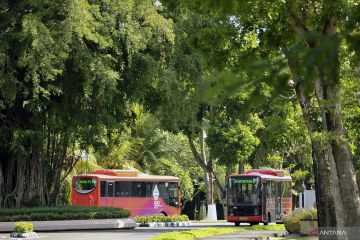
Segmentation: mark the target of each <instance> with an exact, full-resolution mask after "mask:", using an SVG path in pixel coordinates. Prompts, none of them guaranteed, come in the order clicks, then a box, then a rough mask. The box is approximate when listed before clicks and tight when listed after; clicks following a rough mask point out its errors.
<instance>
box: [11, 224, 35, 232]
mask: <svg viewBox="0 0 360 240" xmlns="http://www.w3.org/2000/svg"><path fill="white" fill-rule="evenodd" d="M33 231H34V226H33V224H32V223H30V222H17V223H15V227H14V232H16V233H29V232H33Z"/></svg>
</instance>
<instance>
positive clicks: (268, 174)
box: [231, 169, 291, 181]
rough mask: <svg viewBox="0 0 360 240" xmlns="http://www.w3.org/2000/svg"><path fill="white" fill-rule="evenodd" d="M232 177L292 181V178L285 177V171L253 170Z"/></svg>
mask: <svg viewBox="0 0 360 240" xmlns="http://www.w3.org/2000/svg"><path fill="white" fill-rule="evenodd" d="M231 176H232V177H260V178H262V179H272V180H288V181H291V176H285V175H284V171H283V170H275V169H252V170H249V171H247V172H246V173H242V174H233V175H231Z"/></svg>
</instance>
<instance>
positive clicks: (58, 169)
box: [0, 0, 174, 206]
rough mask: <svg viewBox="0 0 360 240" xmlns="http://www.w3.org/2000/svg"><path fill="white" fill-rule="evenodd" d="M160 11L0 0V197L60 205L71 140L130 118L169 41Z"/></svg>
mask: <svg viewBox="0 0 360 240" xmlns="http://www.w3.org/2000/svg"><path fill="white" fill-rule="evenodd" d="M160 12H161V7H160V6H157V4H155V3H153V1H151V0H147V1H133V0H126V1H121V2H120V3H119V2H118V1H86V0H75V1H71V2H68V1H58V2H56V3H53V2H51V1H37V0H36V1H27V0H24V1H15V2H14V1H1V3H0V21H1V22H0V32H1V33H0V87H1V90H0V116H1V118H0V132H1V133H0V158H1V163H0V205H2V206H20V205H21V204H22V203H23V202H25V201H29V200H31V199H32V198H35V197H36V198H38V199H40V201H39V202H40V203H41V204H47V205H51V204H56V203H57V201H58V195H59V189H60V185H61V182H62V180H64V179H65V177H66V176H67V174H68V173H69V172H70V171H71V169H72V168H73V166H74V165H75V164H76V162H77V161H78V160H79V159H78V158H77V157H76V154H75V149H76V146H79V148H81V149H86V148H87V147H88V146H91V145H93V146H96V145H97V144H99V143H100V142H101V141H100V140H101V137H102V135H103V133H104V132H106V131H107V130H108V131H110V132H111V131H112V130H113V129H119V128H121V127H123V125H126V124H127V122H128V121H130V119H131V116H129V114H128V111H127V106H128V105H129V104H128V103H129V102H133V101H134V100H136V99H137V100H142V99H143V98H144V97H146V96H147V95H146V94H145V93H144V92H145V91H137V90H140V89H142V87H143V86H144V85H145V86H148V85H149V81H153V80H154V79H156V78H158V77H161V76H162V75H161V73H162V72H161V71H158V70H160V69H161V63H162V61H163V57H164V56H163V53H164V51H163V46H164V45H167V44H168V45H172V42H173V40H174V35H173V31H172V30H173V28H172V21H171V20H169V19H166V18H164V17H163V16H162V15H161V14H160ZM130 83H131V84H130ZM129 87H130V88H129ZM138 93H142V94H138ZM154 94H156V92H154Z"/></svg>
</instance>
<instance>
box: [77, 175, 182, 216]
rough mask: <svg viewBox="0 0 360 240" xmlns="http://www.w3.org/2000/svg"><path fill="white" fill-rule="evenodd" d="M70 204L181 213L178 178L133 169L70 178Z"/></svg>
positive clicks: (138, 212)
mask: <svg viewBox="0 0 360 240" xmlns="http://www.w3.org/2000/svg"><path fill="white" fill-rule="evenodd" d="M71 198H72V205H74V206H107V207H119V208H124V209H127V210H129V211H130V212H131V217H135V216H140V215H153V214H164V215H174V214H180V179H179V178H178V177H172V176H155V175H148V174H144V173H139V172H138V171H136V170H95V171H93V172H92V174H81V175H78V176H74V177H73V179H72V195H71Z"/></svg>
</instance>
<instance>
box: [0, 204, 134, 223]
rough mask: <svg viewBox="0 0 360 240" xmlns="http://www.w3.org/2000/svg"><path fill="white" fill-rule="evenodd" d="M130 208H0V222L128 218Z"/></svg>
mask: <svg viewBox="0 0 360 240" xmlns="http://www.w3.org/2000/svg"><path fill="white" fill-rule="evenodd" d="M129 216H130V212H129V211H128V210H124V209H121V208H110V207H77V206H61V207H40V208H9V209H0V222H13V221H48V220H81V219H106V218H126V217H129Z"/></svg>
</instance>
